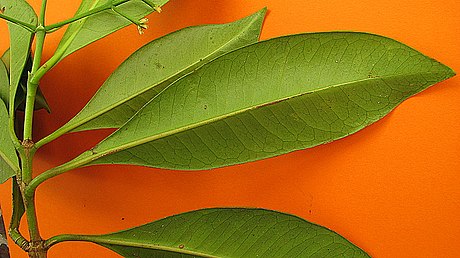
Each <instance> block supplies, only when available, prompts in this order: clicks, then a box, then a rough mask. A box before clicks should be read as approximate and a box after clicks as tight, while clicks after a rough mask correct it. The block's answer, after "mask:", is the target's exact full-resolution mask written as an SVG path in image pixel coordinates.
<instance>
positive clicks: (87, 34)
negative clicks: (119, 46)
mask: <svg viewBox="0 0 460 258" xmlns="http://www.w3.org/2000/svg"><path fill="white" fill-rule="evenodd" d="M168 1H169V0H153V1H151V2H153V3H155V4H156V5H158V6H163V5H164V4H166V3H167V2H168ZM111 2H120V1H113V0H83V1H82V2H81V5H80V8H79V9H78V11H77V13H76V14H75V16H77V15H81V14H84V13H86V12H88V11H90V10H93V9H95V8H97V7H101V6H104V5H107V4H110V3H111ZM116 10H117V11H119V12H121V13H123V14H124V15H126V16H128V17H131V18H132V19H134V20H139V19H140V18H142V17H144V16H146V15H147V14H149V13H151V12H153V11H154V9H153V8H151V7H150V6H148V5H147V4H145V3H144V2H142V1H141V0H131V1H127V2H126V3H123V4H121V5H120V6H118V7H116ZM130 24H131V22H130V21H128V20H127V19H126V18H124V17H122V16H121V15H119V14H117V13H116V12H114V11H113V10H112V9H108V10H105V11H103V12H99V13H97V14H94V15H92V16H89V17H88V18H85V19H82V20H80V21H77V22H74V23H72V24H71V25H69V27H68V28H67V30H66V32H65V34H64V36H63V38H62V39H61V42H60V43H59V46H58V48H57V49H56V52H63V56H62V57H61V59H62V58H64V57H66V56H68V55H70V54H72V53H73V52H75V51H77V50H79V49H80V48H83V47H85V46H86V45H88V44H90V43H92V42H94V41H96V40H98V39H101V38H103V37H105V36H107V35H109V34H111V33H113V32H115V31H117V30H119V29H121V28H123V27H126V26H128V25H130Z"/></svg>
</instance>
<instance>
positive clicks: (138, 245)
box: [84, 208, 369, 258]
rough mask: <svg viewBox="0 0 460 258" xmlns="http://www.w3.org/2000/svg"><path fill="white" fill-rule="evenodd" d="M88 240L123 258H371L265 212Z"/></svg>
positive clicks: (190, 215)
mask: <svg viewBox="0 0 460 258" xmlns="http://www.w3.org/2000/svg"><path fill="white" fill-rule="evenodd" d="M84 240H87V241H91V242H94V243H96V244H100V245H102V246H105V247H107V248H110V249H112V250H113V251H115V252H117V253H119V254H120V255H122V256H124V257H141V258H147V257H273V258H274V257H336V256H343V257H369V256H368V255H367V254H366V253H365V252H364V251H362V250H361V249H359V248H358V247H356V246H354V245H353V244H352V243H350V242H349V241H347V240H346V239H344V238H343V237H341V236H340V235H338V234H337V233H334V232H333V231H330V230H329V229H326V228H324V227H321V226H318V225H315V224H312V223H309V222H307V221H305V220H303V219H301V218H298V217H295V216H292V215H287V214H283V213H279V212H274V211H268V210H262V209H236V208H227V209H205V210H198V211H192V212H187V213H183V214H179V215H176V216H172V217H168V218H165V219H162V220H159V221H155V222H152V223H149V224H146V225H143V226H140V227H136V228H133V229H129V230H126V231H121V232H118V233H114V234H109V235H102V236H88V237H85V239H84Z"/></svg>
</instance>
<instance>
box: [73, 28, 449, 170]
mask: <svg viewBox="0 0 460 258" xmlns="http://www.w3.org/2000/svg"><path fill="white" fill-rule="evenodd" d="M132 70H135V68H133V69H132ZM452 75H453V72H452V70H451V69H450V68H448V67H446V66H444V65H442V64H440V63H438V62H436V61H434V60H433V59H431V58H428V57H426V56H424V55H422V54H420V53H418V52H417V51H415V50H413V49H411V48H409V47H407V46H405V45H403V44H401V43H399V42H396V41H394V40H391V39H388V38H384V37H381V36H376V35H371V34H365V33H352V32H330V33H312V34H300V35H294V36H286V37H281V38H276V39H271V40H268V41H265V42H260V43H258V44H254V45H251V46H248V47H245V48H242V49H239V50H236V51H234V52H231V53H229V54H226V55H224V56H221V57H219V58H217V59H216V60H213V61H212V62H210V63H208V64H206V65H205V66H203V67H202V68H201V69H198V70H195V71H194V72H192V73H190V74H188V75H187V76H184V77H183V78H181V79H180V80H178V81H177V82H175V83H174V84H172V85H170V86H169V87H168V88H167V89H166V90H165V91H163V92H162V93H161V94H160V95H159V96H158V97H156V98H153V99H152V100H151V101H150V102H149V103H148V104H147V105H145V106H144V107H143V108H142V109H141V110H140V111H139V112H138V113H137V114H136V115H135V116H134V117H133V118H131V120H130V121H129V122H128V123H126V124H125V125H124V126H123V127H121V128H120V129H119V130H118V131H116V132H115V133H113V134H112V135H110V136H109V137H108V138H107V139H105V140H104V141H102V142H101V143H99V144H98V145H97V146H96V147H95V148H93V149H91V150H90V151H88V152H86V153H84V154H83V155H82V156H80V157H79V158H77V159H76V162H78V163H79V164H81V165H85V164H135V165H142V166H151V167H160V168H169V169H185V170H191V169H210V168H216V167H221V166H228V165H233V164H238V163H245V162H248V161H253V160H258V159H262V158H268V157H272V156H275V155H280V154H283V153H287V152H291V151H294V150H298V149H303V148H308V147H313V146H316V145H319V144H323V143H327V142H330V141H333V140H336V139H339V138H342V137H345V136H347V135H350V134H352V133H354V132H356V131H358V130H360V129H362V128H364V127H365V126H367V125H369V124H371V123H373V122H375V121H377V120H379V119H380V118H382V117H383V116H384V115H386V114H387V113H388V112H390V111H391V110H392V109H393V108H394V107H395V106H397V105H398V104H399V103H401V102H402V101H403V100H405V99H406V98H408V97H409V96H411V95H413V94H415V93H417V92H420V91H422V90H424V89H426V88H427V87H429V86H430V85H432V84H434V83H436V82H439V81H442V80H444V79H446V78H449V77H451V76H452ZM118 94H120V93H118Z"/></svg>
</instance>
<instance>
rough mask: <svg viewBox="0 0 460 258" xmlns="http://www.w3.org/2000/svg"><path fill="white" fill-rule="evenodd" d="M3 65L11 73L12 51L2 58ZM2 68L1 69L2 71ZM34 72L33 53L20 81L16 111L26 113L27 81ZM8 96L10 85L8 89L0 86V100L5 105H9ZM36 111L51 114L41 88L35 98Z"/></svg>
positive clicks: (30, 54)
mask: <svg viewBox="0 0 460 258" xmlns="http://www.w3.org/2000/svg"><path fill="white" fill-rule="evenodd" d="M1 60H2V63H3V64H4V65H5V67H6V70H7V72H8V76H9V72H10V50H9V49H8V50H6V51H5V53H3V55H2V57H1ZM1 69H2V68H0V70H1ZM31 70H32V53H29V56H28V58H27V61H26V65H25V66H24V68H23V71H22V75H21V78H20V80H19V87H18V89H17V91H16V96H15V100H14V102H15V103H14V108H15V110H17V109H19V110H21V111H24V108H25V100H26V92H27V79H28V76H29V72H30V71H31ZM0 76H1V75H0ZM8 95H9V85H8V86H7V87H3V86H0V98H2V100H3V101H5V103H8V100H9V98H8ZM34 108H35V110H40V109H46V111H48V113H50V112H51V109H50V107H49V105H48V102H47V101H46V98H45V96H44V95H43V92H42V91H41V90H40V88H38V89H37V95H36V97H35V107H34Z"/></svg>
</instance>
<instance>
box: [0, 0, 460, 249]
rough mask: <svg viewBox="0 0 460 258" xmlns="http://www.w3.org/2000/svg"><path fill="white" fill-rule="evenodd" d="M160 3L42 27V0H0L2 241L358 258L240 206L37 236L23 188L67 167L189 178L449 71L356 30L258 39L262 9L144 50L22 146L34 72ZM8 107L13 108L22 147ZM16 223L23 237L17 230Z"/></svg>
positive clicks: (324, 132) (87, 13) (331, 239)
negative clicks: (4, 32) (57, 144)
mask: <svg viewBox="0 0 460 258" xmlns="http://www.w3.org/2000/svg"><path fill="white" fill-rule="evenodd" d="M167 2H168V1H167V0H82V2H81V5H80V8H79V9H78V11H77V13H76V14H75V17H73V18H70V19H68V20H65V21H62V22H59V23H56V24H51V25H46V24H45V22H44V21H45V9H46V4H47V1H46V0H42V7H41V12H40V15H39V16H38V17H37V15H36V14H35V13H34V11H33V9H32V8H31V7H30V5H29V4H27V2H26V1H24V0H8V1H6V0H0V18H3V19H6V20H7V21H8V22H9V30H10V38H11V46H10V50H9V51H7V52H6V53H5V54H4V55H3V56H2V62H0V99H1V100H0V183H3V182H5V181H6V180H8V179H9V178H11V177H13V179H12V181H13V216H12V221H11V225H10V230H9V232H10V236H11V237H12V239H13V240H14V242H15V243H16V244H17V245H19V246H20V247H21V248H23V249H24V251H26V252H29V256H30V257H40V258H43V257H46V252H47V250H48V249H49V248H50V247H51V246H53V245H55V244H57V243H60V242H64V241H87V242H93V243H96V244H99V245H102V246H105V247H107V248H109V249H112V250H113V251H115V252H117V253H119V254H121V255H123V256H125V257H258V256H261V257H310V256H315V257H325V256H339V255H341V256H346V257H368V255H367V254H366V253H365V252H364V251H362V250H361V249H359V248H358V247H356V246H354V245H353V244H352V243H350V242H349V241H347V240H345V239H344V238H343V237H341V236H339V235H338V234H336V233H334V232H333V231H330V230H328V229H326V228H323V227H321V226H318V225H315V224H312V223H309V222H307V221H305V220H303V219H301V218H298V217H294V216H292V215H287V214H282V213H279V212H274V211H267V210H261V209H248V208H246V209H243V208H231V209H230V208H229V209H205V210H199V211H193V212H188V213H183V214H179V215H176V216H172V217H168V218H165V219H162V220H158V221H155V222H152V223H149V224H146V225H143V226H140V227H136V228H132V229H129V230H125V231H121V232H117V233H113V234H107V235H99V236H84V235H58V236H54V237H51V238H50V239H48V240H44V239H43V238H42V237H41V235H40V232H39V228H38V222H37V217H36V211H35V200H34V197H35V191H36V188H37V187H38V186H39V185H40V184H41V183H43V182H45V181H46V180H48V179H50V178H52V177H55V176H58V175H60V174H62V173H65V172H67V171H69V170H72V169H74V168H77V167H81V166H89V165H96V164H132V165H141V166H149V167H158V168H167V169H182V170H200V169H212V168H216V167H221V166H228V165H233V164H240V163H245V162H250V161H254V160H259V159H263V158H268V157H273V156H276V155H281V154H284V153H288V152H291V151H295V150H299V149H304V148H309V147H313V146H317V145H319V144H324V143H328V142H331V141H333V140H336V139H340V138H343V137H345V136H347V135H350V134H352V133H354V132H357V131H358V130H361V129H363V128H364V127H366V126H368V125H369V124H371V123H374V122H375V121H377V120H379V119H381V118H382V117H383V116H385V115H386V114H388V113H389V112H390V111H391V110H392V109H394V108H395V107H396V106H397V105H399V104H400V103H401V102H402V101H404V100H405V99H407V98H409V97H410V96H412V95H414V94H416V93H418V92H420V91H423V90H424V89H426V88H428V87H429V86H431V85H433V84H435V83H437V82H440V81H442V80H445V79H447V78H449V77H452V76H453V75H454V74H455V73H454V72H453V71H452V70H451V69H450V68H449V67H447V66H445V65H443V64H441V63H439V62H437V61H435V60H433V59H431V58H429V57H427V56H424V55H423V54H421V53H419V52H417V51H416V50H414V49H412V48H410V47H408V46H405V45H403V44H401V43H399V42H397V41H394V40H392V39H389V38H385V37H382V36H377V35H372V34H367V33H356V32H325V33H307V34H298V35H291V36H284V37H280V38H275V39H270V40H267V41H263V42H258V38H259V35H260V31H261V26H262V22H263V19H264V16H265V13H266V10H265V9H263V10H260V11H259V12H257V13H255V14H253V15H251V16H248V17H246V18H243V19H241V20H239V21H235V22H233V23H228V24H220V25H205V26H195V27H189V28H186V29H183V30H180V31H177V32H174V33H171V34H169V35H167V36H164V37H162V38H159V39H157V40H154V41H152V42H150V43H148V44H146V45H145V46H144V47H142V48H141V49H139V50H138V51H136V52H135V53H134V54H133V55H131V56H130V57H129V58H128V59H127V60H126V61H125V62H124V63H123V64H122V65H120V67H118V68H117V69H116V70H115V71H114V72H113V74H112V75H111V76H110V77H109V78H108V79H107V81H106V82H105V83H104V84H103V85H102V86H101V88H100V89H99V91H98V92H97V93H96V94H95V96H94V97H93V98H92V99H91V100H90V101H89V103H88V104H87V105H86V106H85V107H84V108H83V110H82V111H81V112H80V113H79V114H78V115H76V116H75V117H74V118H73V119H71V120H70V121H69V122H68V123H67V124H65V125H64V126H62V127H61V128H60V129H58V130H56V131H55V132H53V133H52V134H50V135H49V136H47V137H45V138H43V139H41V140H40V141H38V142H37V143H34V141H33V140H32V121H33V114H34V112H33V111H34V108H35V109H40V108H45V109H47V110H49V107H48V104H47V102H46V100H45V98H44V96H43V94H42V93H41V91H40V89H39V88H38V83H39V81H40V79H41V78H42V77H43V75H44V74H45V73H46V72H48V71H49V70H50V69H51V68H52V67H54V66H55V65H56V64H58V63H59V61H61V60H62V59H63V58H65V57H66V56H68V55H69V54H71V53H73V52H75V51H77V50H78V49H80V48H82V47H84V46H86V45H88V44H90V43H92V42H94V41H96V40H98V39H100V38H102V37H105V36H106V35H109V34H111V33H113V32H115V31H117V30H119V29H121V28H122V27H125V26H127V25H129V24H131V23H133V24H134V25H135V26H136V27H137V30H138V32H139V33H142V32H143V30H144V29H146V28H147V24H146V22H147V20H146V19H145V18H143V17H144V16H145V15H147V14H149V13H151V12H154V11H157V12H159V11H160V10H161V9H160V7H161V6H162V5H164V4H165V3H167ZM65 25H69V26H68V28H67V31H66V32H65V34H64V36H63V38H62V40H61V42H60V44H59V46H58V47H57V49H56V52H55V53H54V55H53V56H52V57H51V58H50V59H49V60H47V61H46V62H42V60H41V58H42V51H43V45H44V40H45V37H46V35H47V34H48V33H52V32H53V31H55V30H58V29H60V28H63V27H64V26H65ZM34 35H36V39H35V42H36V46H35V48H34V51H35V54H34V56H33V57H32V55H31V44H32V38H33V36H34ZM184 42H186V43H184ZM13 100H14V103H13ZM7 106H8V107H7ZM16 110H24V113H25V114H24V126H23V127H24V134H23V136H24V137H23V138H24V139H23V140H22V141H20V140H18V135H19V133H18V132H17V131H16V129H15V128H16V127H15V126H16V124H17V123H20V122H21V121H19V120H17V119H15V112H16ZM99 128H117V129H118V130H117V131H115V132H114V133H113V134H112V135H110V136H108V137H107V138H106V139H104V140H103V141H102V142H100V143H99V144H97V145H96V146H95V147H94V148H92V149H91V150H88V151H86V152H84V153H83V154H82V155H80V156H78V157H76V158H75V159H73V160H71V161H69V162H67V163H65V164H63V165H61V166H58V167H54V168H51V169H50V170H48V171H46V172H44V173H42V174H41V175H38V176H36V177H33V174H32V172H33V168H32V167H33V166H32V165H33V158H34V154H35V152H36V150H37V149H38V148H40V147H41V146H43V145H45V144H47V143H49V142H51V141H53V140H54V139H56V138H58V137H60V136H62V135H63V134H65V133H68V132H72V131H74V132H75V131H83V130H93V129H99ZM18 156H19V159H18ZM19 161H20V162H19ZM22 217H26V219H27V222H28V223H27V224H28V229H29V235H30V238H29V239H26V238H25V237H24V236H23V235H22V233H21V232H20V223H21V218H22Z"/></svg>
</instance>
